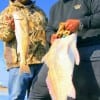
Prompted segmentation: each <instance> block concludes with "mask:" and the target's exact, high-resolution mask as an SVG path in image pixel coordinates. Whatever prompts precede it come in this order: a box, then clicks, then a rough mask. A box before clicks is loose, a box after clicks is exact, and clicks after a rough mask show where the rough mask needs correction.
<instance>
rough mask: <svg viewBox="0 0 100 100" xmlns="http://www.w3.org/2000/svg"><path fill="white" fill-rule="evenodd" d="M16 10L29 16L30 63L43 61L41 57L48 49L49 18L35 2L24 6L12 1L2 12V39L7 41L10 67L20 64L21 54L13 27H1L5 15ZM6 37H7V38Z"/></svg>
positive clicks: (0, 20) (7, 59)
mask: <svg viewBox="0 0 100 100" xmlns="http://www.w3.org/2000/svg"><path fill="white" fill-rule="evenodd" d="M14 11H20V12H21V13H22V15H23V17H22V18H24V16H26V17H27V20H28V25H29V33H28V34H29V50H28V56H27V63H28V64H34V63H35V64H36V63H41V59H42V57H43V56H44V54H45V53H46V51H47V43H46V32H45V28H46V24H47V19H46V16H45V14H44V12H43V11H42V10H41V9H40V8H39V7H37V6H35V5H34V4H31V5H30V6H27V7H26V6H24V5H22V4H20V3H18V2H15V3H10V5H9V6H8V7H7V8H6V9H5V10H3V12H2V13H1V14H0V39H1V40H3V41H4V43H5V49H4V56H5V60H6V63H7V65H8V69H9V68H11V67H12V66H13V67H17V66H19V62H20V56H19V54H18V53H17V41H16V37H15V34H14V30H13V29H11V28H10V29H9V26H5V28H4V29H3V28H1V27H3V26H4V25H5V22H6V20H5V18H4V17H5V16H10V17H11V18H12V14H13V12H14ZM5 37H6V38H5Z"/></svg>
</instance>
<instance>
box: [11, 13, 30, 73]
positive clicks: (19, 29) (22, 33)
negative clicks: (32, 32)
mask: <svg viewBox="0 0 100 100" xmlns="http://www.w3.org/2000/svg"><path fill="white" fill-rule="evenodd" d="M13 17H14V23H15V36H16V40H17V52H18V54H19V55H20V72H24V73H30V68H29V66H28V64H27V61H26V58H27V53H28V41H29V36H28V32H29V30H28V29H29V28H28V21H27V18H26V17H25V16H24V17H23V16H22V13H20V12H19V11H16V12H14V13H13Z"/></svg>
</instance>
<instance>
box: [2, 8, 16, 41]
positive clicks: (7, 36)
mask: <svg viewBox="0 0 100 100" xmlns="http://www.w3.org/2000/svg"><path fill="white" fill-rule="evenodd" d="M5 15H8V13H7V10H4V11H3V12H2V13H1V14H0V40H2V41H4V42H9V41H11V40H12V39H13V38H14V37H15V36H14V30H12V29H11V27H10V26H9V24H8V23H7V22H6V18H5Z"/></svg>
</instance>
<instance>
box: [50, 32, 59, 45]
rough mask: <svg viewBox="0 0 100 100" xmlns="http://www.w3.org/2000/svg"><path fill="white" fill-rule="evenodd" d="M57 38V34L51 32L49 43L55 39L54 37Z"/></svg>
mask: <svg viewBox="0 0 100 100" xmlns="http://www.w3.org/2000/svg"><path fill="white" fill-rule="evenodd" d="M57 38H58V35H57V34H55V33H54V34H52V35H51V39H50V43H51V44H52V43H53V42H54V41H55V39H57Z"/></svg>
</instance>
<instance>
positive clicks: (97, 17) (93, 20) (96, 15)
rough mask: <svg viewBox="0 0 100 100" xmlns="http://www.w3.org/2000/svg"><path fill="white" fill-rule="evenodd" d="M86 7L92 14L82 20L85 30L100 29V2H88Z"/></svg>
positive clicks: (95, 0) (93, 0)
mask: <svg viewBox="0 0 100 100" xmlns="http://www.w3.org/2000/svg"><path fill="white" fill-rule="evenodd" d="M86 1H87V0H86ZM86 3H87V2H86ZM86 5H87V6H88V9H89V10H90V14H89V15H88V16H85V17H84V18H81V19H80V21H81V23H82V24H83V26H84V28H100V22H99V21H100V1H99V0H88V3H87V4H86Z"/></svg>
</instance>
